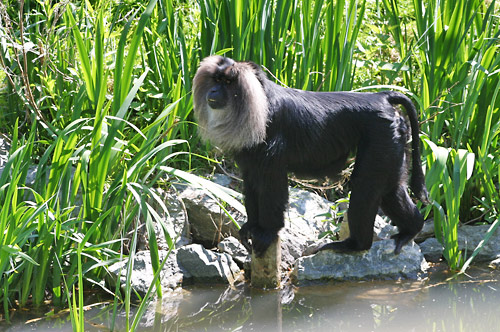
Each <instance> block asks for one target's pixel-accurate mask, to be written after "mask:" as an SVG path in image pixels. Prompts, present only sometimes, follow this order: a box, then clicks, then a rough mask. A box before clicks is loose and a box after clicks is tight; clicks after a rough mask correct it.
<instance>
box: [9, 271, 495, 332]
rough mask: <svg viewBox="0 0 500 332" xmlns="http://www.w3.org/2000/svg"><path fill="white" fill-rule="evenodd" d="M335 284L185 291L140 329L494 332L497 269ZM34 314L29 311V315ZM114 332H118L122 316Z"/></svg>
mask: <svg viewBox="0 0 500 332" xmlns="http://www.w3.org/2000/svg"><path fill="white" fill-rule="evenodd" d="M446 277H447V276H446V274H445V273H442V272H434V273H432V274H431V276H430V278H428V279H427V280H424V281H370V282H368V281H366V282H336V283H330V284H328V285H325V284H323V285H311V286H307V287H299V288H291V287H290V288H288V289H287V290H281V291H258V290H254V289H251V288H249V287H246V286H245V285H243V284H242V285H240V286H237V287H234V288H228V287H223V286H203V287H202V286H191V287H187V288H185V289H183V290H179V291H176V292H173V293H171V294H169V296H168V297H166V298H165V299H164V300H163V301H162V303H156V304H155V303H153V304H151V306H150V308H149V310H148V312H147V313H146V314H145V316H144V319H143V321H142V326H141V327H140V328H139V330H140V331H384V332H385V331H498V329H499V326H500V309H499V308H500V271H495V270H491V269H488V268H475V269H473V270H470V271H469V274H468V275H467V276H460V277H458V278H454V279H452V280H449V281H446ZM31 315H32V316H33V315H34V314H33V313H31ZM111 316H112V308H111V306H109V305H105V304H101V305H96V306H94V307H92V308H90V309H89V310H88V311H87V312H86V313H85V317H86V321H87V325H86V330H87V331H109V328H108V327H106V326H109V321H110V317H111ZM30 318H33V317H29V315H28V314H19V313H17V314H16V315H14V318H13V320H14V322H13V324H12V325H5V324H2V325H0V330H5V331H33V330H36V331H71V323H70V321H69V318H68V316H67V315H61V316H60V317H59V318H52V319H48V318H44V319H35V320H32V321H30V322H28V323H26V321H27V320H28V319H30ZM116 330H118V331H124V317H123V312H122V313H120V314H119V318H118V319H117V321H116Z"/></svg>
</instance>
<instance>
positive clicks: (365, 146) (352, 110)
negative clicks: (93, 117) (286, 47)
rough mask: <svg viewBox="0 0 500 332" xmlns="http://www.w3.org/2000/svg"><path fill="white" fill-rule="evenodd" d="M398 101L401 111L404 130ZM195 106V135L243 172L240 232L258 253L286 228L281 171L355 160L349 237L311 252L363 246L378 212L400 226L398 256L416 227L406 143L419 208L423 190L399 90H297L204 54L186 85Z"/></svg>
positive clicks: (328, 173) (315, 173) (415, 130)
mask: <svg viewBox="0 0 500 332" xmlns="http://www.w3.org/2000/svg"><path fill="white" fill-rule="evenodd" d="M395 105H402V106H403V107H404V109H405V110H406V114H407V117H408V120H409V127H410V128H408V124H407V121H406V120H405V118H404V116H403V115H402V114H400V112H399V111H398V110H397V109H396V108H395ZM193 109H194V117H195V120H196V121H197V123H198V126H199V135H200V137H201V139H202V140H204V141H210V142H211V143H212V144H213V145H215V146H217V147H219V148H221V149H222V150H223V151H224V152H225V153H228V154H229V155H231V156H232V157H233V158H234V161H235V162H236V164H237V165H238V167H239V169H240V171H241V173H242V178H243V194H244V201H245V209H246V212H247V217H248V219H247V222H246V223H245V224H244V225H243V226H242V227H241V229H240V231H239V236H240V241H241V243H242V244H243V245H244V246H245V247H246V248H247V249H248V250H249V251H252V250H253V251H254V253H255V254H256V255H257V256H262V255H263V253H264V252H265V251H266V250H267V248H268V247H269V245H270V244H271V243H272V242H273V241H274V240H275V239H276V238H277V237H278V232H279V231H280V229H281V228H283V227H284V211H285V209H286V206H287V204H288V173H292V172H293V173H294V174H295V175H296V176H305V177H318V178H324V177H335V176H336V175H337V174H338V173H339V172H340V171H342V169H343V168H344V167H345V166H346V162H347V160H348V159H349V156H352V155H354V156H355V163H354V170H353V172H352V174H351V177H350V183H351V196H350V202H349V207H348V215H349V218H348V226H349V231H350V236H349V237H348V238H347V239H345V240H343V241H333V242H330V243H327V244H325V245H323V246H322V247H320V248H318V249H317V250H316V252H317V251H321V250H334V251H337V252H355V251H363V250H368V249H370V248H371V245H372V240H373V236H372V234H373V226H374V221H375V216H376V214H377V212H378V210H379V208H381V209H382V211H383V212H384V214H385V215H386V216H388V217H389V218H390V219H391V221H392V223H393V224H395V225H396V226H397V227H398V231H399V233H398V234H396V235H394V236H393V237H392V238H393V239H394V240H395V250H394V253H395V254H399V253H400V251H401V248H402V247H403V246H404V245H405V244H407V243H408V242H410V241H411V240H412V239H413V238H414V237H415V236H416V235H417V234H418V232H420V230H421V229H422V227H423V223H424V219H423V216H422V215H421V214H420V212H419V210H418V208H417V206H416V205H415V203H414V202H413V200H412V198H411V197H410V195H409V192H408V184H407V182H408V174H407V173H408V165H407V159H408V158H409V156H407V154H408V153H409V151H408V150H409V149H407V148H406V145H407V142H408V140H409V138H410V137H411V179H410V181H409V188H410V189H411V191H412V192H413V194H414V195H415V197H416V198H417V199H419V200H421V201H422V202H424V203H426V202H427V197H428V192H427V189H426V186H425V177H424V174H423V170H422V166H421V160H420V147H419V142H420V139H419V125H418V118H417V111H416V108H415V106H414V104H413V102H412V101H411V100H410V99H409V98H408V97H407V96H405V95H404V94H402V93H400V92H395V91H381V92H374V93H369V92H342V91H338V92H314V91H304V90H298V89H293V88H288V87H283V86H281V85H278V84H276V83H274V82H273V81H271V80H270V79H268V78H267V76H266V74H265V73H264V71H263V70H262V68H261V67H260V66H258V65H257V64H255V63H254V62H251V61H241V62H239V61H235V60H233V59H231V58H227V57H222V56H209V57H207V58H205V59H203V60H202V62H201V63H200V66H199V68H198V70H197V72H196V74H195V76H194V79H193Z"/></svg>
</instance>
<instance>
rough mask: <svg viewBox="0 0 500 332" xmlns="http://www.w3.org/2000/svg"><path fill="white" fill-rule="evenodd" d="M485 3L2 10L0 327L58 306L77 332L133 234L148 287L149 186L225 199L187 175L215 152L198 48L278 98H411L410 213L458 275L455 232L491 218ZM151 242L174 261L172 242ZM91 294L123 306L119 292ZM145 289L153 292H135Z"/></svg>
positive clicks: (286, 1)
mask: <svg viewBox="0 0 500 332" xmlns="http://www.w3.org/2000/svg"><path fill="white" fill-rule="evenodd" d="M21 7H22V8H21ZM499 8H500V7H499V4H498V3H497V2H496V1H487V2H485V1H480V0H473V1H466V0H454V1H445V2H443V1H441V2H439V1H436V0H430V1H426V2H421V1H402V2H400V1H394V0H383V1H354V0H349V1H345V2H342V1H341V2H330V1H310V0H304V1H291V0H258V1H252V2H247V1H243V0H222V1H220V0H199V1H194V0H183V1H180V0H166V1H165V0H158V1H150V2H148V3H144V4H143V3H140V2H139V3H137V2H122V3H119V4H117V3H115V2H112V1H101V2H99V3H97V4H94V2H83V3H81V4H78V5H76V4H73V3H71V4H64V3H60V2H55V3H52V2H26V3H24V2H20V3H19V2H17V1H11V0H9V1H8V2H7V4H2V5H0V14H1V17H2V21H1V24H0V42H1V44H2V45H3V46H2V48H0V60H1V61H0V65H1V66H2V68H3V73H1V74H0V78H3V81H2V83H1V84H2V85H1V89H0V93H1V94H0V96H1V97H0V98H2V100H0V132H1V133H8V135H9V136H10V137H11V138H12V144H11V145H12V147H11V151H10V155H9V160H8V163H7V165H6V168H5V169H6V171H4V172H3V173H2V175H1V176H0V206H1V211H0V229H2V232H0V303H2V309H3V310H2V312H3V317H4V319H6V320H8V318H9V308H13V307H27V306H39V305H41V304H42V303H43V301H44V300H46V299H50V300H51V301H52V303H53V304H54V305H55V306H56V307H57V308H62V307H67V306H71V309H72V310H71V317H72V322H73V324H74V325H73V326H74V329H75V330H83V329H84V328H85V326H84V319H83V318H84V317H83V311H82V308H83V298H82V296H83V291H84V289H90V288H98V287H102V285H100V284H99V283H98V281H99V280H103V277H104V276H105V275H106V274H107V273H108V272H107V266H109V265H110V264H112V263H113V262H116V261H118V260H121V259H124V258H126V256H127V255H131V256H133V255H134V246H135V239H136V232H135V230H136V229H137V227H138V225H139V223H144V224H145V225H146V229H147V231H148V235H149V246H150V248H151V255H152V256H151V259H152V262H153V268H154V270H155V272H156V273H157V275H158V271H160V269H161V264H162V262H160V260H159V255H158V247H157V244H156V239H155V235H154V232H153V231H152V225H153V223H161V222H163V221H161V220H160V218H158V214H157V213H155V212H154V211H152V209H151V201H152V200H153V201H157V202H158V204H157V205H158V206H161V207H163V209H165V210H166V207H165V204H163V203H162V202H161V200H160V199H159V198H158V196H157V195H155V193H154V188H155V187H156V186H160V185H161V184H162V183H165V179H167V181H166V182H167V184H168V179H169V177H171V176H174V175H175V176H178V177H180V178H184V179H186V180H187V181H191V182H194V183H196V184H197V185H198V186H202V187H205V188H206V189H207V190H208V191H209V192H210V193H211V194H214V195H217V196H222V197H223V199H225V200H227V201H231V198H230V197H228V196H227V195H225V194H224V193H221V192H220V191H218V190H217V189H216V188H215V189H214V188H212V187H211V185H210V184H209V183H207V182H204V181H202V180H197V179H196V178H193V177H192V175H190V174H188V172H189V171H193V170H194V171H196V170H197V169H199V168H201V169H203V168H205V169H207V168H208V167H209V166H207V164H208V163H207V159H208V160H211V158H212V157H213V156H214V155H213V154H212V152H211V148H210V146H209V145H207V144H201V143H200V141H199V138H198V137H197V135H196V126H195V125H194V124H193V122H192V116H191V111H192V98H191V95H190V92H191V87H192V78H193V76H194V73H195V71H196V68H197V66H198V64H199V62H200V60H201V59H202V58H203V57H205V56H208V55H210V54H214V53H217V54H224V55H227V56H231V57H233V58H235V59H237V60H253V61H255V62H257V63H259V64H262V65H263V66H264V68H265V70H266V71H267V72H268V73H269V76H270V77H274V78H276V80H277V81H278V82H280V83H282V84H285V85H287V86H290V87H296V88H304V89H311V90H322V91H332V90H351V89H378V88H381V87H383V88H393V89H400V90H404V91H406V92H407V93H408V94H409V95H410V96H412V98H413V99H414V101H415V102H416V104H417V105H418V106H419V109H420V119H421V132H422V133H421V138H422V141H423V144H424V151H423V159H424V161H425V162H424V168H425V170H426V181H427V185H428V188H429V192H430V194H431V199H432V201H433V203H432V205H430V206H428V207H426V208H425V207H422V209H423V211H425V213H426V215H427V216H429V217H433V218H434V220H435V229H436V234H437V235H438V238H439V239H440V240H441V241H442V242H443V244H444V246H445V257H446V259H447V262H448V264H449V265H450V267H451V268H452V269H454V270H459V269H462V271H464V270H465V269H466V268H467V266H469V264H470V262H471V260H472V259H473V258H474V257H475V256H476V255H477V253H478V251H479V250H480V249H481V247H480V246H478V248H477V250H475V251H474V252H473V253H472V254H471V255H470V256H468V257H467V256H465V255H464V253H461V252H459V250H458V244H457V241H456V239H457V237H456V231H457V227H458V225H459V224H460V222H467V221H469V220H476V221H477V222H481V223H490V224H491V225H492V228H491V231H490V232H489V233H488V235H487V236H486V240H487V238H488V237H489V236H490V235H491V233H492V232H493V230H494V229H495V228H496V227H497V225H498V219H499V218H498V216H499V211H500V195H499V193H498V185H499V183H500V152H499V151H500V142H499V137H500V135H499V133H500V93H499V91H500V50H499V48H500V26H499V15H498V13H499ZM20 11H21V12H22V13H23V15H22V16H21V18H20V16H19V12H20ZM20 20H21V21H20ZM20 23H22V24H20ZM34 167H36V169H37V173H36V177H35V179H34V181H33V182H28V181H27V175H28V172H29V171H30V170H31V169H33V168H34ZM233 204H234V205H238V203H237V202H236V201H234V200H233ZM238 207H239V208H240V209H241V208H242V207H241V206H238ZM165 229H166V228H165ZM126 234H133V235H131V236H128V237H127V236H126ZM165 235H166V238H167V241H168V244H169V248H170V249H173V247H174V244H173V241H172V240H171V239H172V238H173V237H175V236H176V234H167V233H166V234H165ZM125 243H127V246H128V247H127V250H125ZM130 249H132V250H130ZM129 261H130V262H131V261H133V260H129ZM127 269H128V271H129V273H130V271H131V266H130V265H128V267H127ZM154 286H156V287H154ZM153 290H154V291H153ZM107 291H109V292H110V293H114V294H115V295H116V296H115V302H114V303H115V308H117V307H118V305H120V304H121V303H125V307H126V308H127V311H130V305H131V302H130V301H131V300H130V299H131V294H132V292H133V290H132V289H131V288H130V286H127V287H126V288H125V290H124V292H123V293H122V292H121V291H120V290H119V289H118V288H117V289H113V290H107ZM161 291H162V290H161V288H160V284H159V282H158V279H156V280H155V283H154V285H151V288H150V294H152V293H154V292H156V294H157V295H161ZM149 298H150V296H149V295H148V296H146V297H145V298H144V299H142V306H141V308H144V306H145V305H146V303H147V301H148V300H149ZM115 312H116V310H115ZM141 312H142V309H141V310H139V311H138V314H137V316H136V317H135V318H134V319H131V320H130V321H127V329H131V330H133V329H136V327H137V323H138V321H139V319H140V314H141ZM111 329H113V326H111Z"/></svg>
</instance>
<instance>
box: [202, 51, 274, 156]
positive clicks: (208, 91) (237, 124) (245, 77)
mask: <svg viewBox="0 0 500 332" xmlns="http://www.w3.org/2000/svg"><path fill="white" fill-rule="evenodd" d="M259 70H260V69H259V68H258V67H257V65H255V64H253V63H250V62H236V61H234V60H232V59H230V58H224V57H221V56H210V57H208V58H205V59H204V60H203V61H202V62H201V64H200V67H199V69H198V71H197V72H196V75H195V77H194V80H193V104H194V115H195V118H196V120H197V122H198V125H199V131H200V136H201V138H202V139H203V140H205V141H210V142H211V143H212V144H214V145H216V146H218V147H220V148H222V149H223V150H225V151H227V152H235V151H240V150H241V149H244V148H249V147H252V146H254V145H257V144H260V143H262V142H264V140H265V138H266V125H267V121H268V101H267V97H266V93H265V91H264V88H263V86H262V83H261V81H260V80H259V79H258V73H259Z"/></svg>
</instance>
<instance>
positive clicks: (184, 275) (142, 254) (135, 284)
mask: <svg viewBox="0 0 500 332" xmlns="http://www.w3.org/2000/svg"><path fill="white" fill-rule="evenodd" d="M167 253H168V251H166V250H159V251H158V254H159V256H160V262H161V261H162V260H163V259H164V258H165V257H166V255H167ZM176 254H177V252H176V250H173V251H172V252H171V253H170V255H169V256H168V258H167V261H166V262H165V265H164V267H163V269H162V272H161V276H160V278H161V287H162V291H167V290H168V289H175V288H176V287H179V286H181V285H182V283H183V282H184V280H185V279H189V278H190V277H191V275H190V274H189V272H188V271H186V270H185V269H183V268H182V267H181V266H179V264H178V263H177V257H176ZM127 263H128V259H124V260H123V261H121V262H118V263H115V264H113V265H111V266H110V267H109V272H110V273H111V275H113V276H115V277H116V276H118V275H120V284H121V285H122V287H123V286H124V285H125V283H126V281H127ZM153 277H154V272H153V266H152V265H151V256H150V252H149V251H148V250H145V251H139V252H137V253H136V254H135V255H134V267H133V270H132V275H131V280H130V283H131V286H132V288H134V289H135V290H136V291H137V293H139V295H141V296H144V295H145V294H146V292H147V290H148V288H149V285H151V282H152V281H153ZM108 281H109V282H110V283H111V285H113V286H114V283H115V278H110V279H109V280H108Z"/></svg>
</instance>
